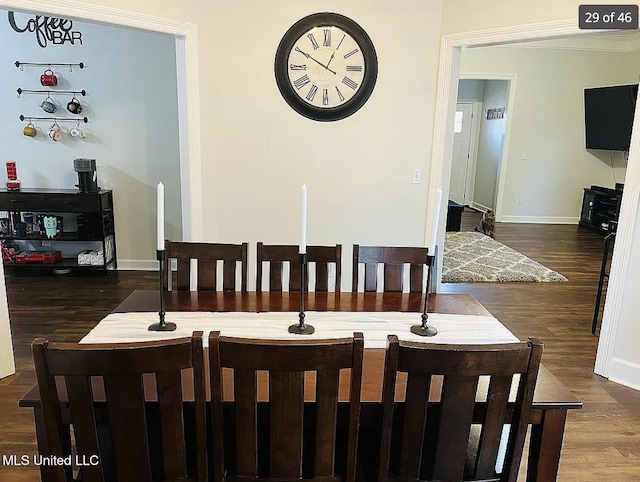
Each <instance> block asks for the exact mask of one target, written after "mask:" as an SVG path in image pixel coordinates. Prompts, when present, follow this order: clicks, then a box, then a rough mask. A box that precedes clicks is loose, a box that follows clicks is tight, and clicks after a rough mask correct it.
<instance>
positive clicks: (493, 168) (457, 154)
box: [449, 75, 513, 212]
mask: <svg viewBox="0 0 640 482" xmlns="http://www.w3.org/2000/svg"><path fill="white" fill-rule="evenodd" d="M512 91H513V83H512V79H508V78H489V77H488V78H480V77H479V76H474V77H473V78H472V77H467V76H465V75H460V80H459V81H458V103H457V105H456V113H455V116H454V134H453V136H454V141H453V142H454V143H453V156H452V163H451V180H450V193H449V199H451V200H452V201H455V202H456V203H458V204H462V205H465V206H469V207H471V208H473V209H474V210H477V211H486V210H487V209H493V210H494V211H496V212H498V211H500V209H499V203H498V197H499V196H498V194H499V193H501V192H502V191H501V189H500V188H501V186H500V180H501V178H502V176H501V171H502V166H503V162H504V163H506V157H507V156H506V149H505V145H506V144H507V139H508V132H509V130H510V129H509V127H510V120H511V117H510V115H509V114H510V112H509V110H510V109H509V106H510V102H511V101H512V100H513V99H512V95H511V94H512ZM470 109H471V112H470V113H469V112H468V111H469V110H470ZM464 119H467V122H466V123H465V121H464ZM457 129H459V130H460V132H458V130H457ZM467 149H468V152H465V150H467ZM463 186H464V187H463Z"/></svg>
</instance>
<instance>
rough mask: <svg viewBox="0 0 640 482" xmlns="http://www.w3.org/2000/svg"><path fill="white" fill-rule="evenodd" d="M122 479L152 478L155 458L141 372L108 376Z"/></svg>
mask: <svg viewBox="0 0 640 482" xmlns="http://www.w3.org/2000/svg"><path fill="white" fill-rule="evenodd" d="M104 392H105V395H106V399H107V400H106V402H107V413H108V414H109V426H110V427H111V436H112V438H113V445H114V452H115V459H116V474H117V476H118V480H136V481H140V482H145V481H151V479H152V477H151V461H150V459H149V448H148V447H149V441H148V439H147V421H146V414H145V407H144V386H143V384H142V377H141V376H140V375H109V376H105V377H104Z"/></svg>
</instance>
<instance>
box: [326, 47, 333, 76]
mask: <svg viewBox="0 0 640 482" xmlns="http://www.w3.org/2000/svg"><path fill="white" fill-rule="evenodd" d="M335 54H336V52H335V50H334V51H333V53H332V54H331V57H330V58H329V62H327V65H326V66H325V69H327V70H330V69H329V64H330V63H331V61H332V60H333V56H334V55H335ZM332 72H333V71H332ZM333 73H334V74H335V72H333Z"/></svg>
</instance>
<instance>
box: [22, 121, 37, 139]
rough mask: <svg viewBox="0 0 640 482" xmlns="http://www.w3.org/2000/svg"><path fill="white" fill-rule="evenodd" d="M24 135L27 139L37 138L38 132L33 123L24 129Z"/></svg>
mask: <svg viewBox="0 0 640 482" xmlns="http://www.w3.org/2000/svg"><path fill="white" fill-rule="evenodd" d="M22 133H23V134H24V135H25V136H27V137H35V136H36V134H38V131H37V130H36V126H34V125H33V124H32V123H31V122H29V123H28V124H27V125H26V126H24V129H22Z"/></svg>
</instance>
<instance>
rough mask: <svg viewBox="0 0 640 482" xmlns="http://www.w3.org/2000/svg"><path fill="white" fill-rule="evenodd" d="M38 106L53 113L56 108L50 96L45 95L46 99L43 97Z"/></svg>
mask: <svg viewBox="0 0 640 482" xmlns="http://www.w3.org/2000/svg"><path fill="white" fill-rule="evenodd" d="M40 107H42V110H44V111H45V112H48V113H49V114H53V113H54V112H55V111H56V109H57V107H56V105H55V104H54V103H53V99H52V98H51V97H47V98H46V99H44V100H43V101H42V104H40Z"/></svg>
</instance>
